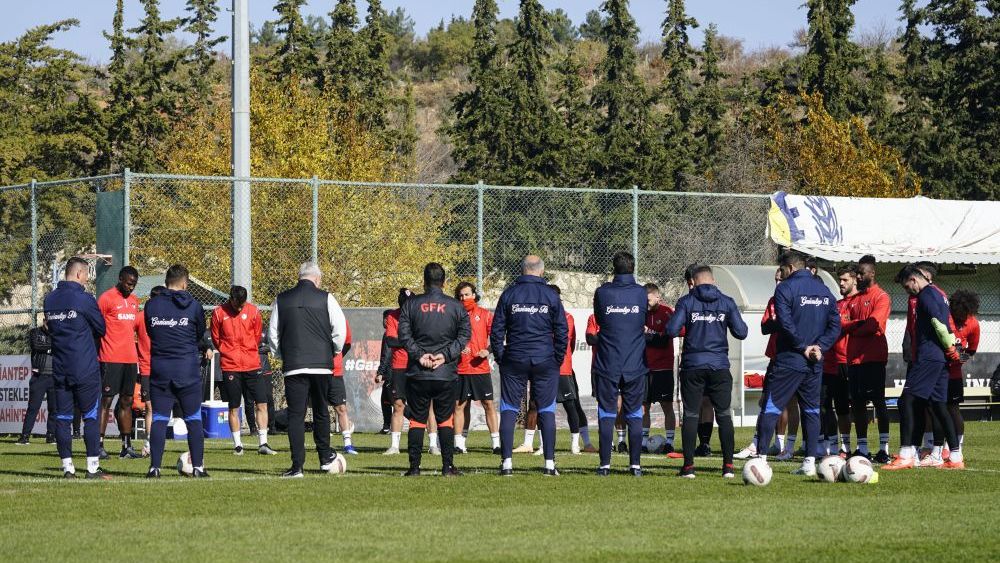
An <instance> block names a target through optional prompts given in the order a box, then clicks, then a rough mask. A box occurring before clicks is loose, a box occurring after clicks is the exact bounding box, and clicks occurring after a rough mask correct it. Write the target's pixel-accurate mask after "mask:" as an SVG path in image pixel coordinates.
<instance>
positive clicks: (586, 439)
mask: <svg viewBox="0 0 1000 563" xmlns="http://www.w3.org/2000/svg"><path fill="white" fill-rule="evenodd" d="M580 436H582V437H583V445H585V446H589V445H590V428H588V427H586V426H581V427H580Z"/></svg>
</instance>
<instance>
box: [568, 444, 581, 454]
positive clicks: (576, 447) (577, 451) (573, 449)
mask: <svg viewBox="0 0 1000 563" xmlns="http://www.w3.org/2000/svg"><path fill="white" fill-rule="evenodd" d="M569 453H571V454H573V455H580V446H579V445H572V446H570V447H569Z"/></svg>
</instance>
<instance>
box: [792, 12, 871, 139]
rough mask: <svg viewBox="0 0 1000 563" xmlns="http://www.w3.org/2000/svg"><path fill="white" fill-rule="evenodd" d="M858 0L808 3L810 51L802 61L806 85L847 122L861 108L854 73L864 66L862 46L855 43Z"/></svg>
mask: <svg viewBox="0 0 1000 563" xmlns="http://www.w3.org/2000/svg"><path fill="white" fill-rule="evenodd" d="M855 1H856V0H807V1H806V5H807V6H808V8H809V10H808V13H807V16H806V19H807V20H808V22H809V30H808V51H807V53H806V55H805V57H804V59H803V62H802V70H801V73H802V77H801V79H802V86H803V87H804V88H805V89H806V91H807V92H809V93H814V92H819V93H820V94H823V99H824V101H825V105H826V108H827V111H829V112H830V114H831V115H833V116H834V117H835V118H836V119H840V120H843V119H847V117H848V116H849V115H850V114H851V113H852V112H855V111H858V110H860V109H861V103H860V102H859V100H858V95H857V94H858V93H857V91H856V87H855V85H854V84H853V83H852V82H851V73H852V72H853V71H854V70H855V69H857V68H858V66H860V63H861V55H860V49H859V48H858V46H857V45H856V44H855V43H854V42H853V41H851V30H852V29H853V28H854V14H852V13H851V6H852V5H854V3H855Z"/></svg>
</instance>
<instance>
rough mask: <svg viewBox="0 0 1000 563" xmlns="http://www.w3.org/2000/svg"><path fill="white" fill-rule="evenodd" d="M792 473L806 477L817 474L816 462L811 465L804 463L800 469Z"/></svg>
mask: <svg viewBox="0 0 1000 563" xmlns="http://www.w3.org/2000/svg"><path fill="white" fill-rule="evenodd" d="M792 475H805V476H806V477H815V476H816V464H815V463H811V464H809V465H806V464H804V463H803V464H802V465H801V466H800V467H799V468H798V469H796V470H795V471H792Z"/></svg>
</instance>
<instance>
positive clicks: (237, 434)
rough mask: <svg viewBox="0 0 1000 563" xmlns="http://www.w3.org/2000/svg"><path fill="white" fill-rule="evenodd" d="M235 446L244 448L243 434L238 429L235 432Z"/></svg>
mask: <svg viewBox="0 0 1000 563" xmlns="http://www.w3.org/2000/svg"><path fill="white" fill-rule="evenodd" d="M233 447H234V448H242V447H243V436H241V435H240V431H239V430H237V431H236V432H233Z"/></svg>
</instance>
